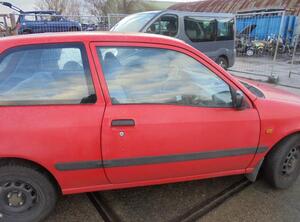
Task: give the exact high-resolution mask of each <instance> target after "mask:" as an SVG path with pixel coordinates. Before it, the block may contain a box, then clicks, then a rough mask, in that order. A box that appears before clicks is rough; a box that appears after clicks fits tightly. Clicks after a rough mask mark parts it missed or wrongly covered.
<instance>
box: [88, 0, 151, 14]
mask: <svg viewBox="0 0 300 222" xmlns="http://www.w3.org/2000/svg"><path fill="white" fill-rule="evenodd" d="M85 2H86V6H87V10H88V11H89V13H90V14H91V15H94V16H103V15H107V14H109V13H121V14H130V13H134V12H138V11H143V10H145V9H146V8H147V5H146V3H145V2H144V1H143V0H85Z"/></svg>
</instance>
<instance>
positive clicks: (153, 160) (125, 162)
mask: <svg viewBox="0 0 300 222" xmlns="http://www.w3.org/2000/svg"><path fill="white" fill-rule="evenodd" d="M264 150H265V148H264V147H263V148H262V149H261V148H258V149H257V148H256V147H254V148H243V149H231V150H220V151H212V152H198V153H188V154H176V155H168V156H153V157H152V156H150V157H140V158H127V159H115V160H105V161H103V166H104V167H105V168H111V167H123V166H136V165H147V164H158V163H172V162H181V161H192V160H204V159H214V158H221V157H232V156H241V155H247V154H254V153H256V151H258V152H259V153H261V152H263V151H264Z"/></svg>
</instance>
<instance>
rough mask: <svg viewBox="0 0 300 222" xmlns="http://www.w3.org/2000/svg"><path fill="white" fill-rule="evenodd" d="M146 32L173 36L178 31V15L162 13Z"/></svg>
mask: <svg viewBox="0 0 300 222" xmlns="http://www.w3.org/2000/svg"><path fill="white" fill-rule="evenodd" d="M147 33H153V34H160V35H166V36H171V37H174V36H176V35H177V33H178V17H177V16H176V15H163V16H161V17H160V18H159V19H157V20H156V21H155V22H154V23H153V24H152V25H151V26H150V27H149V28H148V29H147Z"/></svg>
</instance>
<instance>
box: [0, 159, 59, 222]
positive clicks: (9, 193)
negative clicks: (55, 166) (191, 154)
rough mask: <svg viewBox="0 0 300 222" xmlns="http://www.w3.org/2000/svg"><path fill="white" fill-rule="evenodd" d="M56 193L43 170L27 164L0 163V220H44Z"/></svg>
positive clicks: (8, 221) (26, 221) (53, 202)
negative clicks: (40, 170)
mask: <svg viewBox="0 0 300 222" xmlns="http://www.w3.org/2000/svg"><path fill="white" fill-rule="evenodd" d="M57 197H58V192H57V189H56V187H55V186H54V185H53V184H52V183H51V182H50V180H49V179H48V177H47V176H46V175H44V174H43V173H41V172H39V171H37V170H35V169H33V168H31V167H29V166H27V165H24V166H23V165H17V164H14V163H10V164H9V165H4V166H0V216H1V217H0V221H2V220H3V221H6V222H21V221H22V222H39V221H42V220H44V219H45V218H46V217H47V216H48V214H49V213H50V212H51V211H52V210H53V208H54V206H55V204H56V201H57ZM1 219H2V220H1Z"/></svg>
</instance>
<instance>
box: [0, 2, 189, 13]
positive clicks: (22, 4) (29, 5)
mask: <svg viewBox="0 0 300 222" xmlns="http://www.w3.org/2000/svg"><path fill="white" fill-rule="evenodd" d="M2 1H5V0H2ZM6 1H7V2H10V3H12V4H13V5H15V6H18V7H19V8H21V9H22V10H24V11H29V10H34V9H35V8H34V7H35V6H34V5H35V2H36V1H37V0H6ZM82 1H84V0H82ZM154 1H155V0H154ZM159 1H172V2H188V1H192V0H159ZM10 12H13V11H12V10H10V9H9V8H7V7H4V6H2V5H0V14H2V13H10Z"/></svg>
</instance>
